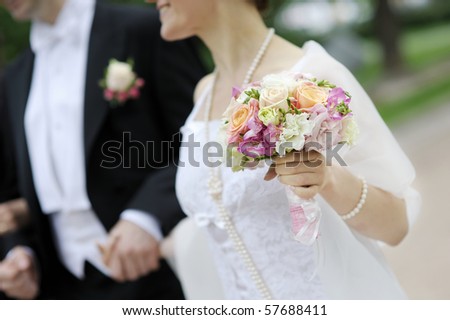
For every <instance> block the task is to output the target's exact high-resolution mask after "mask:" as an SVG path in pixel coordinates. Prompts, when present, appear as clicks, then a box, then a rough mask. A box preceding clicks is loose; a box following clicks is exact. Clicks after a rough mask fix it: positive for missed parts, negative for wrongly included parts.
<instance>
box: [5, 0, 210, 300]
mask: <svg viewBox="0 0 450 320" xmlns="http://www.w3.org/2000/svg"><path fill="white" fill-rule="evenodd" d="M0 4H3V5H4V6H5V7H6V9H7V10H9V11H10V13H11V14H12V16H13V17H15V18H16V19H17V20H28V19H31V20H32V21H33V23H32V28H31V34H30V42H31V49H29V50H27V51H26V52H25V54H24V55H23V56H22V57H20V58H19V59H18V60H17V61H16V62H15V63H14V64H13V65H11V66H10V67H9V68H7V70H6V73H5V76H4V79H3V82H2V84H0V86H3V88H0V91H1V90H2V89H3V90H4V92H5V94H4V99H3V100H2V101H0V109H3V108H4V107H5V108H6V112H7V113H8V116H7V117H6V118H4V119H0V120H1V121H3V120H5V121H9V122H10V126H11V128H12V130H11V137H13V145H14V147H15V161H16V163H17V178H18V182H17V184H18V189H19V192H20V194H21V195H22V196H23V197H24V198H26V200H27V201H28V204H29V207H30V211H31V225H33V226H34V229H35V230H34V231H35V235H34V237H33V239H32V240H33V241H32V242H26V243H25V242H23V241H19V240H17V241H16V242H15V244H16V246H15V247H13V246H10V247H9V249H10V251H9V252H10V254H9V255H8V257H7V258H6V259H5V260H4V261H2V262H0V291H4V292H5V293H6V294H7V295H8V296H10V297H12V298H33V297H36V296H37V295H38V294H40V297H42V298H47V299H180V298H182V294H181V290H180V286H179V283H178V281H177V280H176V279H175V277H174V275H173V273H172V272H171V271H170V269H169V268H168V266H167V264H166V263H165V262H164V261H159V252H158V248H159V246H158V242H159V240H161V238H162V237H163V235H165V234H167V233H168V232H170V230H171V229H172V228H173V227H174V226H175V225H176V224H177V222H178V221H179V220H180V219H181V218H182V217H183V214H182V212H181V209H180V208H179V205H178V203H177V201H176V197H175V194H174V179H175V166H174V165H173V163H175V162H176V159H177V152H176V151H175V152H173V150H177V149H178V145H177V144H176V143H173V144H172V145H171V148H172V150H168V147H167V144H165V143H163V142H166V141H172V139H173V135H174V134H176V133H177V132H178V130H179V128H180V126H181V125H182V124H183V122H184V120H185V118H186V117H187V115H188V113H189V112H190V107H191V106H192V100H191V97H192V92H193V88H194V85H195V84H196V83H197V81H198V80H199V79H200V78H201V76H202V73H203V71H202V68H201V64H200V62H199V60H198V59H197V58H196V56H195V54H194V50H193V46H192V43H191V42H179V43H175V44H166V43H164V42H163V41H162V40H161V39H160V37H159V23H158V22H157V19H158V17H157V13H156V12H155V11H154V10H152V9H149V8H146V9H137V8H130V7H119V6H108V5H105V4H102V3H97V4H96V3H95V1H94V0H19V1H13V0H0ZM112 59H116V60H117V61H121V62H125V63H122V64H116V65H114V66H112V67H111V68H110V69H109V75H108V81H105V82H104V85H105V86H106V88H101V87H100V84H99V83H100V82H101V80H102V79H103V78H104V77H106V75H105V69H106V68H107V67H108V65H109V64H110V61H111V60H112ZM126 61H128V62H126ZM135 77H139V78H142V80H143V81H140V80H139V81H137V82H134V79H135ZM142 82H143V83H144V85H143V86H142ZM133 84H136V86H135V87H133V89H132V90H128V89H130V88H131V87H132V86H133ZM138 84H139V85H138ZM115 94H117V95H115ZM148 141H151V142H152V143H151V144H150V145H152V146H154V148H152V149H151V150H148V149H145V148H144V149H143V148H142V146H145V145H149V144H146V142H148ZM112 145H113V146H114V148H113V147H111V146H112ZM112 149H114V150H112ZM111 154H115V155H116V158H114V162H113V164H114V165H111V162H110V161H111V156H110V155H111ZM142 159H154V160H152V161H144V165H143V161H142ZM105 163H106V164H108V165H106V166H105ZM17 239H18V238H17ZM13 240H15V239H13ZM29 247H31V249H32V251H34V253H33V252H32V251H30V250H29ZM11 275H14V277H12V276H11ZM38 283H40V284H41V285H40V286H39V287H37V284H38ZM36 288H39V290H38V289H36Z"/></svg>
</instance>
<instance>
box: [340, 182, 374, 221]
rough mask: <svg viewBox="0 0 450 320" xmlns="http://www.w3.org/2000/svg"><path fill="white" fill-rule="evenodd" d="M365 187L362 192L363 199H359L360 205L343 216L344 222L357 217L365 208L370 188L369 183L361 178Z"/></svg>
mask: <svg viewBox="0 0 450 320" xmlns="http://www.w3.org/2000/svg"><path fill="white" fill-rule="evenodd" d="M360 179H361V181H362V183H363V186H362V192H361V198H360V199H359V202H358V204H357V205H356V207H355V208H354V209H353V210H352V211H350V212H349V213H347V214H345V215H341V218H342V220H344V221H346V220H349V219H351V218H353V217H354V216H356V215H357V214H358V213H360V212H361V209H362V207H363V206H364V204H365V203H366V199H367V192H368V189H369V187H368V186H367V181H366V179H364V178H360Z"/></svg>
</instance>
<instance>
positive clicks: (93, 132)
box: [84, 4, 126, 161]
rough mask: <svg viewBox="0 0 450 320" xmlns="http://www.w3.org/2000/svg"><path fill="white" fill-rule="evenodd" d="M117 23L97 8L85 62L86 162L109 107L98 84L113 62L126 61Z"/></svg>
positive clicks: (112, 17)
mask: <svg viewBox="0 0 450 320" xmlns="http://www.w3.org/2000/svg"><path fill="white" fill-rule="evenodd" d="M112 19H117V17H115V16H114V15H113V14H112V13H111V12H108V7H104V6H102V5H101V4H97V5H96V8H95V15H94V21H93V23H92V29H91V35H90V40H89V50H88V62H87V70H86V87H85V103H84V106H85V108H84V146H85V155H86V161H88V159H89V155H90V151H91V149H92V147H93V144H94V141H95V138H96V136H97V134H98V133H99V131H100V128H101V126H102V124H103V121H104V119H105V118H106V116H107V114H108V112H109V109H110V107H109V104H108V103H107V102H106V100H105V98H104V97H103V90H102V89H101V88H100V86H99V81H100V80H101V79H102V78H103V77H104V73H105V69H106V68H107V66H108V64H109V61H110V60H111V59H113V58H115V59H118V60H122V61H123V60H125V59H126V57H124V56H123V55H124V49H125V48H124V46H125V36H124V33H123V31H122V30H123V29H122V28H120V23H111V20H112Z"/></svg>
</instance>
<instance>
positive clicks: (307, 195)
mask: <svg viewBox="0 0 450 320" xmlns="http://www.w3.org/2000/svg"><path fill="white" fill-rule="evenodd" d="M292 190H293V191H294V193H295V194H296V195H297V196H299V197H300V198H302V199H305V200H309V199H312V198H314V197H315V196H316V195H317V194H318V193H319V186H310V187H308V188H304V187H293V188H292Z"/></svg>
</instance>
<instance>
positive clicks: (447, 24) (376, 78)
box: [0, 0, 450, 123]
mask: <svg viewBox="0 0 450 320" xmlns="http://www.w3.org/2000/svg"><path fill="white" fill-rule="evenodd" d="M109 2H118V3H129V4H136V5H142V6H146V4H144V1H143V0H116V1H109ZM265 16H266V19H267V23H268V24H269V25H272V26H275V28H276V30H277V32H278V33H279V34H280V35H282V36H284V37H285V38H287V39H289V40H290V41H292V42H293V43H295V44H298V45H300V46H301V45H302V44H303V43H304V42H305V41H306V40H309V39H314V40H316V41H319V42H320V43H321V44H323V45H324V46H325V47H326V48H327V49H328V51H329V52H330V53H331V54H332V55H334V56H335V57H336V58H337V59H338V60H340V61H341V62H343V63H344V64H345V65H347V67H349V68H350V69H351V70H352V71H353V72H354V73H355V75H356V76H357V78H358V80H359V81H360V82H361V83H362V84H363V86H364V87H365V88H366V89H367V90H368V91H369V93H370V94H371V96H372V98H373V99H374V100H375V102H376V105H377V107H378V108H379V110H380V112H381V114H382V115H383V117H384V118H385V120H386V121H387V122H388V123H392V122H394V121H401V120H403V119H406V118H407V117H408V116H411V115H414V114H416V112H417V111H419V110H423V109H424V107H426V106H428V105H430V104H437V103H439V102H440V101H444V100H446V99H448V98H450V93H449V92H450V77H449V76H447V74H448V73H449V72H450V66H449V63H450V1H443V0H328V1H326V0H322V1H321V0H309V1H308V0H285V1H283V0H272V8H271V10H270V11H269V12H266V13H265ZM28 30H29V25H28V24H17V23H14V21H12V19H11V18H10V17H9V15H8V14H7V12H5V11H4V10H3V9H0V69H1V68H2V66H4V65H5V64H6V63H7V62H8V61H10V60H11V59H13V58H14V57H15V56H16V55H17V54H18V53H19V52H20V51H22V50H23V49H24V48H25V47H26V46H27V45H28ZM205 57H206V58H205V59H206V61H207V63H208V62H209V60H208V58H207V54H205ZM408 84H411V85H408ZM386 88H388V89H386ZM386 90H387V91H388V92H389V94H386Z"/></svg>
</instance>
